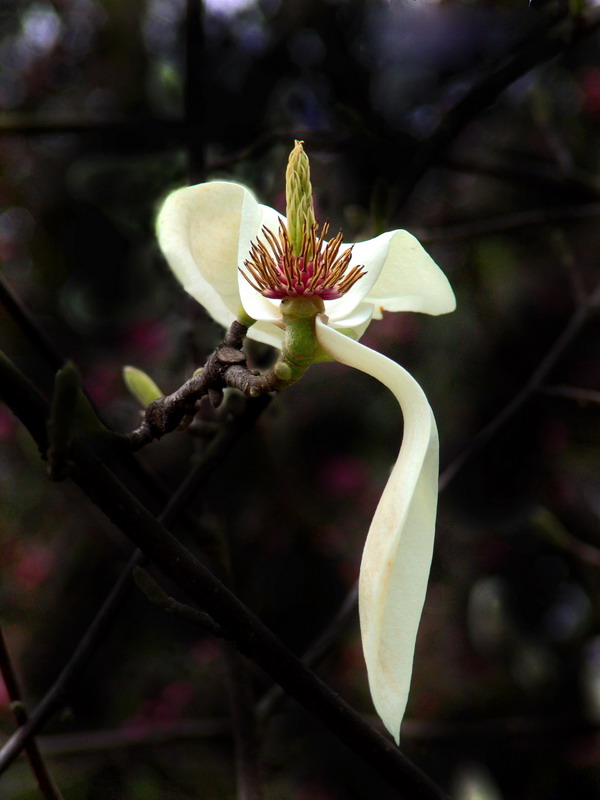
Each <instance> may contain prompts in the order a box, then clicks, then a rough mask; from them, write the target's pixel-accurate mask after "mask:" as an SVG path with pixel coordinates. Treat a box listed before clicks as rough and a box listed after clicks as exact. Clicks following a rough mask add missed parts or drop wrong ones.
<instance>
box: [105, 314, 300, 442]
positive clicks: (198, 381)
mask: <svg viewBox="0 0 600 800" xmlns="http://www.w3.org/2000/svg"><path fill="white" fill-rule="evenodd" d="M247 330H248V328H247V327H246V326H245V325H242V323H241V322H237V321H236V322H233V323H232V324H231V326H230V328H229V330H228V331H227V335H226V336H225V338H224V339H223V341H222V342H221V344H219V345H218V346H217V348H216V349H215V351H214V353H212V354H211V356H210V357H209V359H208V361H207V362H206V364H205V365H204V367H203V368H202V369H201V370H200V371H199V372H198V373H197V374H196V375H193V376H192V377H191V378H190V379H189V380H187V381H186V382H185V383H184V384H183V385H182V386H180V387H179V389H177V390H176V391H175V392H173V393H172V394H170V395H167V396H166V397H159V398H158V399H157V400H154V402H152V403H150V405H149V406H148V407H147V408H146V412H145V415H144V420H143V422H142V424H141V425H140V426H139V428H136V429H135V430H134V431H132V432H131V433H128V434H124V435H123V434H117V436H118V438H119V439H122V440H124V441H125V442H126V443H127V444H128V446H129V447H130V448H131V449H132V450H139V449H140V448H141V447H144V446H145V445H147V444H149V443H150V442H151V441H153V440H154V439H160V438H161V437H162V436H164V435H165V434H166V433H170V432H171V431H174V430H175V429H176V428H178V427H179V426H180V425H185V424H186V423H189V422H191V420H192V419H193V417H194V415H195V414H196V411H197V409H198V403H199V402H200V401H201V400H202V398H203V397H205V396H208V398H209V399H210V401H211V403H212V405H213V406H218V405H220V403H221V401H222V399H223V389H225V388H227V387H231V388H235V389H239V390H240V391H241V392H243V394H245V395H247V396H248V397H258V396H259V395H262V394H267V393H268V392H274V391H277V390H278V389H281V388H283V387H284V386H285V385H286V384H284V383H282V382H281V380H280V379H279V378H278V377H277V375H276V374H275V373H274V371H273V370H270V371H269V372H267V373H266V374H265V375H261V374H260V373H257V372H255V371H254V370H250V369H248V366H247V363H246V354H245V353H244V351H243V350H242V346H243V344H244V338H245V336H246V332H247Z"/></svg>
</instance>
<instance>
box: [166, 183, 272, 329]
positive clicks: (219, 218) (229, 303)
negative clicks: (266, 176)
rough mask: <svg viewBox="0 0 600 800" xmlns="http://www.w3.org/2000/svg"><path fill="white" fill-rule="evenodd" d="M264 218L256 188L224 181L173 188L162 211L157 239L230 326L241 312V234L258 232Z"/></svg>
mask: <svg viewBox="0 0 600 800" xmlns="http://www.w3.org/2000/svg"><path fill="white" fill-rule="evenodd" d="M261 219H262V212H261V209H260V206H259V204H258V202H257V201H256V199H255V198H254V196H253V195H252V193H251V192H249V191H248V189H246V188H245V187H244V186H241V185H239V184H237V183H227V182H223V181H214V182H212V183H201V184H198V185H197V186H188V187H186V188H184V189H178V190H177V191H175V192H171V194H170V195H168V197H167V199H166V200H165V202H164V204H163V206H162V208H161V210H160V212H159V214H158V218H157V223H156V231H157V236H158V241H159V244H160V247H161V250H162V251H163V253H164V255H165V258H166V259H167V261H168V263H169V266H170V267H171V269H172V270H173V272H174V273H175V276H176V277H177V278H178V280H179V281H180V283H181V284H182V286H183V288H184V289H185V290H186V292H188V293H189V294H191V295H192V297H193V298H194V299H195V300H197V301H198V302H199V303H200V304H201V305H202V306H204V308H205V309H206V310H207V311H208V313H209V314H210V315H211V317H213V319H215V320H216V321H217V322H219V323H220V324H221V325H224V326H225V327H228V326H229V325H230V324H231V323H232V322H233V321H234V320H235V319H236V318H237V317H238V316H239V314H240V311H241V301H240V295H239V290H238V248H239V241H240V237H244V238H248V237H251V236H253V235H254V236H256V235H257V234H258V231H259V230H260V222H261ZM252 231H253V232H252Z"/></svg>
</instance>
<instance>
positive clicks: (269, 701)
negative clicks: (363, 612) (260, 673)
mask: <svg viewBox="0 0 600 800" xmlns="http://www.w3.org/2000/svg"><path fill="white" fill-rule="evenodd" d="M357 606H358V581H357V582H356V583H355V584H354V586H353V587H352V589H350V591H349V592H348V594H347V595H346V597H345V598H344V601H343V602H342V604H341V606H340V607H339V609H338V612H337V614H336V615H335V616H334V617H333V619H332V620H331V622H330V623H329V624H328V625H327V627H326V628H324V629H323V631H322V632H321V633H320V634H319V636H318V637H317V638H316V639H315V640H314V642H313V643H312V644H311V645H310V647H309V648H308V649H307V650H306V652H305V653H304V654H303V656H302V663H303V664H305V665H306V666H307V667H314V666H316V665H317V664H319V663H320V662H321V661H322V660H323V659H324V658H325V656H326V655H327V654H328V653H329V652H330V651H331V649H332V648H333V646H334V645H335V642H336V641H337V639H338V637H339V635H340V633H341V632H342V631H343V630H344V629H345V628H346V626H347V625H348V624H349V622H350V620H351V619H353V618H354V616H355V615H356V610H357ZM284 699H285V694H284V692H282V690H281V687H280V686H273V687H272V688H271V689H269V691H268V692H267V693H266V694H265V695H264V696H263V697H262V698H261V700H260V702H259V704H258V707H257V715H258V718H259V719H260V720H261V721H263V722H264V721H265V720H266V719H268V718H269V717H270V716H271V715H272V714H273V713H274V712H275V710H276V709H277V706H278V705H279V703H280V702H281V701H283V700H284Z"/></svg>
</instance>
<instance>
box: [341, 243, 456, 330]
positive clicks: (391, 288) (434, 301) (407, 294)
mask: <svg viewBox="0 0 600 800" xmlns="http://www.w3.org/2000/svg"><path fill="white" fill-rule="evenodd" d="M382 235H383V236H385V235H386V234H382ZM388 235H389V236H390V241H389V243H388V251H387V256H386V259H385V263H384V265H383V267H382V269H381V270H380V273H379V277H378V278H377V281H376V282H375V284H374V285H373V286H372V288H370V289H369V292H368V293H367V295H366V296H365V298H364V299H365V300H366V301H368V302H369V303H373V305H374V306H375V309H376V311H375V314H374V316H375V317H376V318H380V317H381V311H382V310H383V311H421V312H423V313H424V314H434V315H437V314H447V313H448V312H450V311H454V309H455V308H456V298H455V297H454V292H453V291H452V288H451V286H450V284H449V283H448V279H447V278H446V276H445V275H444V273H443V272H442V270H441V269H440V268H439V267H438V265H437V264H436V263H435V261H434V260H433V259H432V258H431V256H430V255H429V254H428V253H427V252H426V251H425V250H424V249H423V247H421V245H420V244H419V242H418V240H417V239H415V237H414V236H413V235H412V234H410V233H408V231H402V230H397V231H392V232H391V234H388ZM377 238H378V239H379V238H381V237H377ZM372 241H377V240H376V239H373V240H372ZM367 244H368V243H367ZM357 247H358V245H355V249H356V248H357ZM361 280H362V278H361ZM358 283H360V281H358Z"/></svg>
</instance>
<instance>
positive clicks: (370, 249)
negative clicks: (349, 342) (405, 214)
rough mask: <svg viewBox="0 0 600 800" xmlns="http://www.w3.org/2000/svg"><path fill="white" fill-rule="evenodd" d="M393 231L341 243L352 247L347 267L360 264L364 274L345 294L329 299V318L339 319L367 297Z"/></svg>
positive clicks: (385, 254) (375, 279)
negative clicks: (357, 240)
mask: <svg viewBox="0 0 600 800" xmlns="http://www.w3.org/2000/svg"><path fill="white" fill-rule="evenodd" d="M393 233H394V232H392V233H382V234H381V236H376V237H375V238H374V239H369V240H368V241H366V242H357V243H356V244H353V245H350V244H343V245H342V247H341V249H342V250H343V249H344V248H348V247H352V259H351V260H350V264H349V265H348V269H351V268H352V267H354V266H362V267H364V270H365V273H366V274H365V275H363V277H362V278H360V279H359V280H358V281H356V283H355V284H354V286H352V287H351V288H350V289H349V290H348V291H347V292H346V294H345V295H343V296H342V297H340V298H339V300H331V301H330V302H329V304H328V307H327V315H328V316H329V318H330V319H331V320H335V321H336V322H337V321H341V320H343V318H344V317H345V316H348V315H349V314H351V313H352V311H353V310H354V309H355V308H356V306H357V305H358V304H359V303H360V302H361V301H362V300H364V299H365V298H367V297H368V295H369V293H370V291H371V289H372V288H373V286H374V285H375V284H376V282H377V280H378V278H379V275H380V273H381V271H382V269H383V268H384V266H385V264H386V261H387V258H388V251H389V247H390V240H391V238H392V236H393Z"/></svg>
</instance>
